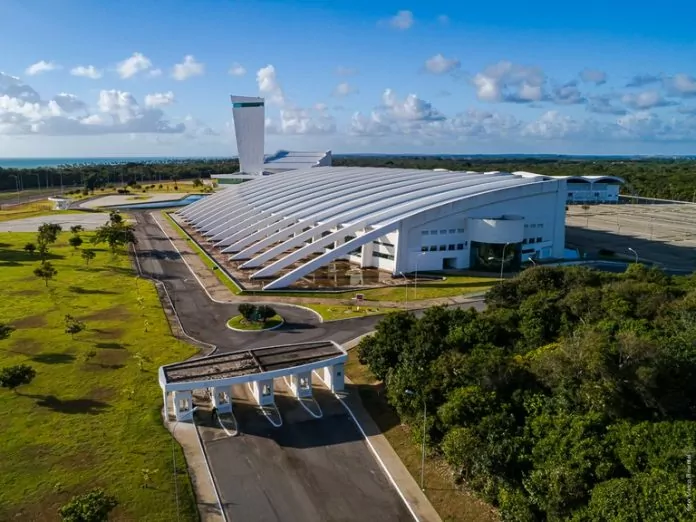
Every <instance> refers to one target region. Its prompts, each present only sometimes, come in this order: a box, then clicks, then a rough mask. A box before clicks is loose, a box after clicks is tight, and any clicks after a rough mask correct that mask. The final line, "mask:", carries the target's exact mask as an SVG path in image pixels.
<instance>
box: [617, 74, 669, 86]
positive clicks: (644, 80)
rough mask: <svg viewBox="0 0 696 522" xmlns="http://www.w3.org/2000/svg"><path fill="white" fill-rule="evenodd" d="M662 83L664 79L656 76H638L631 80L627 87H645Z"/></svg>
mask: <svg viewBox="0 0 696 522" xmlns="http://www.w3.org/2000/svg"><path fill="white" fill-rule="evenodd" d="M661 81H662V77H661V76H658V75H656V74H636V75H635V76H634V77H633V78H631V79H630V80H629V82H628V83H627V84H626V87H645V86H646V85H652V84H653V83H660V82H661Z"/></svg>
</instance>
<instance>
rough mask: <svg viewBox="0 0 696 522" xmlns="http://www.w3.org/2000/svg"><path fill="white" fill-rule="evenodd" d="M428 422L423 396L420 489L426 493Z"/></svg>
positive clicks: (426, 406) (409, 391)
mask: <svg viewBox="0 0 696 522" xmlns="http://www.w3.org/2000/svg"><path fill="white" fill-rule="evenodd" d="M404 393H405V394H406V395H411V396H413V397H415V396H416V392H414V391H413V390H404ZM427 420H428V403H426V402H425V396H423V443H422V444H421V479H420V487H421V491H425V433H426V432H425V427H426V421H427Z"/></svg>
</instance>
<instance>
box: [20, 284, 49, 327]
mask: <svg viewBox="0 0 696 522" xmlns="http://www.w3.org/2000/svg"><path fill="white" fill-rule="evenodd" d="M29 291H30V290H26V292H29ZM36 293H37V294H38V293H41V292H36ZM23 295H28V294H23ZM12 326H14V327H15V328H18V329H19V328H41V327H42V326H46V316H45V315H44V314H40V315H28V316H26V317H22V318H21V319H18V320H16V321H14V322H13V323H12Z"/></svg>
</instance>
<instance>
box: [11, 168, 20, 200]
mask: <svg viewBox="0 0 696 522" xmlns="http://www.w3.org/2000/svg"><path fill="white" fill-rule="evenodd" d="M10 177H11V178H14V179H15V186H16V187H17V204H18V205H19V203H20V200H19V177H18V176H17V174H10Z"/></svg>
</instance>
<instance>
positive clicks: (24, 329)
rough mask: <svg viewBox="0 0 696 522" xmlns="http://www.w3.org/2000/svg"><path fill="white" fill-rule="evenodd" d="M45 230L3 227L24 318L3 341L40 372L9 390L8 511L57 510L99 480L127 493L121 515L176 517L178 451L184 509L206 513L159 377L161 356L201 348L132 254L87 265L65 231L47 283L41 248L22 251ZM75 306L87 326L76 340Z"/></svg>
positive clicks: (13, 311) (10, 290)
mask: <svg viewBox="0 0 696 522" xmlns="http://www.w3.org/2000/svg"><path fill="white" fill-rule="evenodd" d="M35 236H36V235H35V234H29V233H3V234H2V235H0V287H1V288H2V293H1V296H2V299H0V322H4V323H10V324H12V325H13V326H14V327H15V328H16V331H14V332H13V333H12V334H11V336H10V337H9V338H8V339H6V340H2V341H0V367H5V366H9V365H14V364H22V363H23V364H29V365H31V366H32V367H33V368H34V369H35V370H36V378H35V379H34V381H33V382H32V383H31V384H29V385H25V386H21V387H19V388H18V389H17V390H16V393H13V392H12V391H8V390H5V389H0V397H1V399H0V417H2V422H1V423H0V455H1V456H2V457H1V460H0V462H1V465H0V467H1V469H2V472H1V473H0V520H57V518H58V517H57V514H56V511H57V509H58V508H59V507H60V506H61V505H63V504H64V503H65V502H66V501H67V500H69V499H70V497H72V496H73V495H75V494H80V493H84V492H86V491H89V490H91V489H92V488H94V487H103V488H104V489H105V490H106V491H107V492H108V493H110V494H113V495H114V496H116V498H117V499H118V501H119V506H118V507H117V508H116V510H115V511H114V512H113V514H112V517H110V520H123V521H133V520H138V521H141V520H144V521H160V520H167V521H168V520H177V513H176V501H175V498H176V494H175V483H174V474H173V469H174V468H173V463H172V457H173V456H174V457H175V458H176V461H177V469H178V474H177V477H176V480H177V483H178V495H179V505H180V508H179V509H180V512H181V518H180V519H181V520H182V521H189V520H197V519H198V518H197V513H196V507H195V501H194V498H193V493H192V489H191V485H190V482H189V478H188V475H187V473H186V467H185V464H184V459H183V453H182V452H181V450H180V448H179V447H178V445H175V444H173V442H172V438H171V437H170V435H169V432H167V430H166V429H165V428H164V426H163V425H162V422H161V419H160V409H161V407H162V394H161V391H160V388H159V386H158V384H157V369H158V367H159V366H160V365H162V364H165V363H169V362H174V361H179V360H182V359H185V358H187V357H189V356H191V355H192V354H193V353H194V352H195V350H194V348H192V347H191V346H189V345H186V344H183V343H179V342H178V341H177V340H176V339H174V338H173V337H172V335H171V333H170V330H169V326H168V323H167V320H166V318H165V315H164V312H163V310H162V308H161V306H160V302H159V299H158V297H157V293H156V290H155V288H154V286H153V284H152V283H150V282H148V281H145V280H140V279H138V278H136V277H135V275H134V272H133V270H132V268H131V263H130V260H129V259H128V257H127V256H126V255H125V254H119V255H117V256H112V254H111V253H110V252H108V251H106V250H105V249H98V250H97V252H96V254H97V257H96V258H95V259H94V260H93V261H92V262H91V263H90V265H89V267H85V265H84V261H83V260H82V258H81V257H80V255H79V253H76V254H74V253H73V250H72V248H71V247H69V246H68V245H67V240H68V238H69V233H62V234H61V235H60V236H59V239H58V243H57V244H56V245H54V246H52V247H51V249H50V252H51V254H50V255H51V257H52V259H50V261H51V263H53V264H54V266H55V268H56V269H57V270H58V274H57V276H56V277H55V279H54V280H53V281H50V282H49V284H48V287H46V286H45V285H44V282H43V281H42V280H39V279H37V278H36V277H35V276H34V275H33V270H34V268H36V267H37V266H38V259H37V257H38V256H32V255H29V254H27V253H25V252H24V251H23V250H22V248H23V246H24V244H25V243H27V242H29V241H35ZM88 238H89V234H86V233H85V234H83V239H85V243H88ZM139 297H140V299H139ZM66 314H71V315H73V316H74V317H76V318H78V319H80V320H82V321H84V323H85V325H86V330H85V331H83V332H80V333H78V334H77V335H75V338H74V339H72V338H71V336H70V335H68V334H66V333H64V328H65V326H64V316H65V315H66ZM146 329H147V331H146ZM141 364H142V368H141V367H140V365H141ZM144 470H149V476H150V483H149V485H148V487H143V486H144V484H145V482H144V475H145V471H144Z"/></svg>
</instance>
